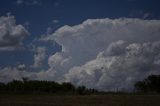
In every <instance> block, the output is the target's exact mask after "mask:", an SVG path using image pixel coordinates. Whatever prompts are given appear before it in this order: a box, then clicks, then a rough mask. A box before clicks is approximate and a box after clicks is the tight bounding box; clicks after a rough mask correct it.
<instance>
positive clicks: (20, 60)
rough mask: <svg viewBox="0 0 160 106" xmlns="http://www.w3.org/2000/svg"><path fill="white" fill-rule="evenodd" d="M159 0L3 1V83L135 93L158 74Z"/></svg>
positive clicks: (0, 42)
mask: <svg viewBox="0 0 160 106" xmlns="http://www.w3.org/2000/svg"><path fill="white" fill-rule="evenodd" d="M159 5H160V1H159V0H1V1H0V82H8V81H11V80H13V79H17V80H20V79H21V78H22V77H28V78H29V79H33V80H35V79H36V80H51V81H57V82H71V83H73V84H75V85H85V86H86V87H88V88H96V89H99V90H106V91H108V90H110V91H112V90H117V89H120V90H133V85H134V83H135V82H136V81H138V80H143V79H144V78H146V77H147V76H148V75H150V74H160V70H159V69H160V12H159V11H160V8H159Z"/></svg>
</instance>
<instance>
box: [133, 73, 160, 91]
mask: <svg viewBox="0 0 160 106" xmlns="http://www.w3.org/2000/svg"><path fill="white" fill-rule="evenodd" d="M134 86H135V90H136V91H137V92H142V93H147V92H155V93H160V75H150V76H148V77H147V78H146V79H144V80H143V81H138V82H136V83H135V85H134Z"/></svg>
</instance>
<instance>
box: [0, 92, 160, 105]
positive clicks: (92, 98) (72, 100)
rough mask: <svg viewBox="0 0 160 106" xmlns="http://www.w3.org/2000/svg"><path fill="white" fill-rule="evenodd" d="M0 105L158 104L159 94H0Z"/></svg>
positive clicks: (159, 102)
mask: <svg viewBox="0 0 160 106" xmlns="http://www.w3.org/2000/svg"><path fill="white" fill-rule="evenodd" d="M0 106H160V95H129V94H128V95H112V94H108V95H84V96H77V95H72V96H71V95H68V96H67V95H66V96H62V95H61V96H56V95H31V94H28V95H26V94H23V95H22V94H21V95H17V94H16V95H9V94H3V95H0Z"/></svg>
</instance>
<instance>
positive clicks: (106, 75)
mask: <svg viewBox="0 0 160 106" xmlns="http://www.w3.org/2000/svg"><path fill="white" fill-rule="evenodd" d="M159 34H160V21H159V20H143V19H132V18H119V19H108V18H106V19H89V20H87V21H84V22H83V23H82V24H79V25H75V26H68V25H65V26H63V27H61V28H59V29H58V30H57V31H55V32H54V33H53V34H51V35H50V36H47V37H46V39H48V40H53V41H56V42H57V43H58V44H59V45H61V46H62V51H61V52H58V53H56V54H54V55H52V56H50V57H49V59H48V63H49V67H50V68H49V69H48V71H47V72H48V74H49V73H50V72H51V73H52V74H53V73H54V77H53V79H54V80H57V81H71V82H72V83H74V84H76V85H86V86H87V87H93V88H97V89H103V90H114V89H127V90H128V89H131V88H133V83H134V82H135V81H137V80H140V79H139V78H145V77H146V76H147V75H149V74H151V73H152V72H153V73H158V69H157V68H156V67H158V65H159V64H158V63H159V59H158V60H157V59H156V57H158V56H159V55H158V54H157V53H160V51H159V49H158V48H157V47H159V43H158V42H159V40H160V36H159ZM147 42H149V43H147ZM150 46H151V48H150ZM156 48H157V49H156ZM143 50H144V51H143ZM155 59H156V60H155ZM152 62H153V63H157V65H154V64H153V63H152ZM137 77H138V78H137Z"/></svg>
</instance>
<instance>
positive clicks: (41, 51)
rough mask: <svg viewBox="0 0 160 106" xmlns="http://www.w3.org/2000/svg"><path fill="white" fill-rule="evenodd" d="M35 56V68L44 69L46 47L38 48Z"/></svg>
mask: <svg viewBox="0 0 160 106" xmlns="http://www.w3.org/2000/svg"><path fill="white" fill-rule="evenodd" d="M35 52H36V53H35V55H34V64H33V67H34V68H38V67H42V65H43V62H44V60H45V57H46V48H45V47H37V48H36V50H35Z"/></svg>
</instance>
